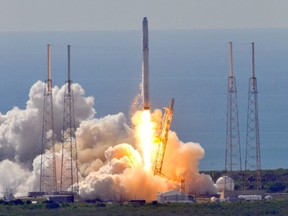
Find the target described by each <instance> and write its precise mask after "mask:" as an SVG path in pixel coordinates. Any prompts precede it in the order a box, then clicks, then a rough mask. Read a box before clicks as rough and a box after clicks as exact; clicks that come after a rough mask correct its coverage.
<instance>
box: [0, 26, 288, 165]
mask: <svg viewBox="0 0 288 216" xmlns="http://www.w3.org/2000/svg"><path fill="white" fill-rule="evenodd" d="M287 37H288V30H287V29H238V30H236V29H234V30H221V29H217V30H177V31H173V30H165V31H160V30H159V31H157V30H151V31H150V34H149V46H150V47H149V55H150V98H151V107H152V109H153V110H154V109H162V108H163V107H164V106H167V105H168V104H169V101H170V98H172V97H173V98H175V106H174V108H175V112H174V117H173V121H172V126H171V129H172V130H173V131H176V132H177V134H178V136H179V139H180V140H182V141H183V142H196V143H200V144H201V146H202V147H203V148H204V150H205V157H204V158H203V159H202V160H201V161H200V165H199V169H200V170H202V171H204V170H223V169H224V168H225V145H226V143H225V140H226V134H225V133H226V103H227V82H228V74H229V49H228V42H230V41H232V42H233V64H234V76H235V77H236V83H237V90H238V108H239V124H240V135H241V137H240V142H241V149H242V162H244V156H245V155H244V152H245V142H246V140H245V139H246V124H247V123H246V118H247V117H246V116H247V106H248V82H249V76H250V73H251V42H255V69H256V70H255V73H256V77H257V82H258V91H259V94H258V103H259V124H260V144H261V163H262V169H276V168H288V160H287V157H286V155H287V154H288V145H287V140H288V139H287V138H288V131H287V130H288V124H287V120H288V112H287V110H288V103H287V101H288V100H287V99H288V98H287V93H286V92H287V91H286V90H287V86H288V85H287V82H288V41H287ZM141 40H142V38H141V29H139V31H99V32H98V31H95V32H6V33H0V73H1V79H0V102H1V103H0V111H1V113H2V114H5V113H6V112H8V111H9V110H11V109H12V107H14V106H17V107H19V108H21V109H24V108H25V106H26V101H27V100H28V94H29V89H30V87H31V86H32V85H33V84H34V83H35V82H36V81H37V80H42V81H45V80H46V79H47V44H51V55H52V80H53V85H57V86H62V85H63V84H64V83H65V81H66V79H67V45H68V44H69V45H71V77H72V80H73V82H76V83H79V84H80V85H81V86H82V87H83V88H84V89H85V95H86V96H90V95H91V96H94V98H95V109H96V111H97V113H96V118H101V117H104V116H106V115H109V114H117V113H119V112H123V113H124V114H125V116H126V118H127V122H128V124H130V116H129V110H130V107H131V103H132V102H133V100H134V98H135V97H136V95H137V94H138V93H140V90H139V85H140V82H141V67H142V66H141V64H142V47H141ZM242 166H243V167H244V164H243V165H242Z"/></svg>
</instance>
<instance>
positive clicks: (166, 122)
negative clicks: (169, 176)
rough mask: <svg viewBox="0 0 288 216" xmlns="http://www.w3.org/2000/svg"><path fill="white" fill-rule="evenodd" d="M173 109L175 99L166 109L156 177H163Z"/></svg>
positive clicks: (156, 157)
mask: <svg viewBox="0 0 288 216" xmlns="http://www.w3.org/2000/svg"><path fill="white" fill-rule="evenodd" d="M173 107H174V98H172V99H171V101H170V106H169V107H164V109H165V113H164V116H163V119H162V124H161V133H160V136H159V137H157V139H156V140H157V150H156V155H155V160H154V169H153V171H154V175H163V174H162V166H163V160H164V155H165V151H166V146H167V141H168V133H169V130H170V126H171V122H172V118H173Z"/></svg>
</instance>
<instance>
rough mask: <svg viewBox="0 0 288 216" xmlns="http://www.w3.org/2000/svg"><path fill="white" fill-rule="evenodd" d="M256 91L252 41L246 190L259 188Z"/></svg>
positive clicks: (259, 163) (259, 167) (259, 168)
mask: <svg viewBox="0 0 288 216" xmlns="http://www.w3.org/2000/svg"><path fill="white" fill-rule="evenodd" d="M257 95H258V91H257V80H256V77H255V64H254V43H252V67H251V77H250V79H249V90H248V113H247V132H246V154H245V181H244V186H245V189H246V190H249V189H253V190H261V173H260V170H261V160H260V138H259V121H258V97H257Z"/></svg>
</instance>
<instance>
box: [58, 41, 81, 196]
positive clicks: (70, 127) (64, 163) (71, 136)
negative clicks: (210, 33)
mask: <svg viewBox="0 0 288 216" xmlns="http://www.w3.org/2000/svg"><path fill="white" fill-rule="evenodd" d="M70 68H71V67H70V45H68V80H67V82H66V85H65V93H64V114H63V134H62V136H63V137H62V139H63V143H62V159H61V180H60V190H61V191H67V190H69V191H71V192H75V193H78V166H77V144H76V136H75V130H76V127H75V115H74V97H73V88H72V81H71V79H70V74H71V71H70Z"/></svg>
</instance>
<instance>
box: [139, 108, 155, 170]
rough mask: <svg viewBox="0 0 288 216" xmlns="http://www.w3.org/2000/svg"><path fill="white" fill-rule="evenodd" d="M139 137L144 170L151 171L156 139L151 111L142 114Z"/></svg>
mask: <svg viewBox="0 0 288 216" xmlns="http://www.w3.org/2000/svg"><path fill="white" fill-rule="evenodd" d="M137 137H138V139H139V147H140V149H141V151H142V157H143V166H144V169H145V170H146V171H150V170H151V169H152V159H153V157H152V153H153V137H154V134H153V123H152V122H151V115H150V110H144V111H142V112H140V119H139V124H138V126H137Z"/></svg>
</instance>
